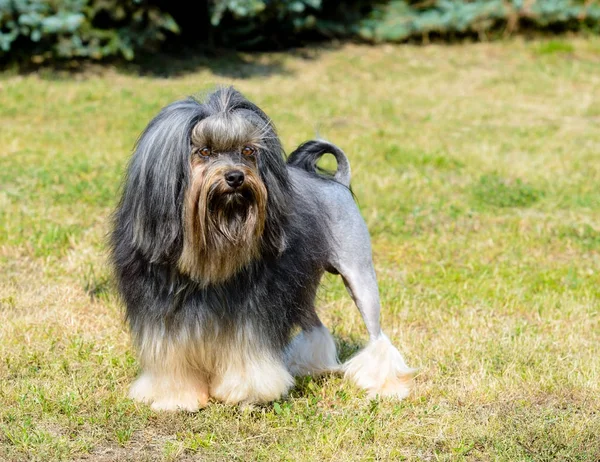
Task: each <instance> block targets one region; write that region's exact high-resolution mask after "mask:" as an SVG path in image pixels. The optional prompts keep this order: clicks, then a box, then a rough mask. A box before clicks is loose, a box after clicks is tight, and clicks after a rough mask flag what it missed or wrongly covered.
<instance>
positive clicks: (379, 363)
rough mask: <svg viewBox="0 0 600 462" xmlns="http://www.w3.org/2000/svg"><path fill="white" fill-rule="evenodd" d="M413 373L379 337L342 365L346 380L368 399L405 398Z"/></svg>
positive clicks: (386, 339)
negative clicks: (362, 391)
mask: <svg viewBox="0 0 600 462" xmlns="http://www.w3.org/2000/svg"><path fill="white" fill-rule="evenodd" d="M414 373H415V369H413V368H410V367H408V366H407V365H406V363H405V362H404V358H402V355H401V354H400V352H399V351H398V350H397V349H396V347H394V345H392V344H391V342H390V341H389V339H388V338H387V337H386V336H385V335H384V334H383V333H382V334H381V335H380V336H379V337H378V338H377V339H376V340H374V341H372V342H370V343H369V345H367V347H366V348H365V349H364V350H362V351H361V352H359V353H358V354H357V355H356V356H354V357H353V358H351V359H350V360H349V361H348V362H346V363H345V364H344V374H345V376H346V378H347V379H349V380H351V381H353V382H354V383H355V384H356V385H357V386H358V387H360V388H363V389H365V390H367V392H368V394H369V397H375V396H377V395H379V396H391V397H394V398H398V399H402V398H406V397H407V396H408V394H409V393H410V389H411V385H412V378H413V376H414Z"/></svg>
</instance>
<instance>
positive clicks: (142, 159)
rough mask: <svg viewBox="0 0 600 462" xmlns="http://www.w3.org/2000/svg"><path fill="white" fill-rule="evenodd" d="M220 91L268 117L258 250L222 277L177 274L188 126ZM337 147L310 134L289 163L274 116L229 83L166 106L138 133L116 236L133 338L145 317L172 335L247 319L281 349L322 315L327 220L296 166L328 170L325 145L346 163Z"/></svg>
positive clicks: (115, 257)
mask: <svg viewBox="0 0 600 462" xmlns="http://www.w3.org/2000/svg"><path fill="white" fill-rule="evenodd" d="M222 101H227V107H226V108H225V110H227V111H231V112H234V111H240V113H243V114H244V116H245V117H248V118H258V119H260V120H261V121H262V122H264V123H265V124H267V125H268V129H267V130H266V131H265V132H264V140H263V143H262V144H263V145H264V149H262V150H261V152H260V153H259V155H258V159H259V166H258V168H259V171H260V175H261V177H262V180H263V182H264V183H265V185H266V188H267V191H268V205H267V221H266V225H265V231H264V234H263V246H262V254H261V257H260V258H259V259H258V260H255V261H254V262H253V263H251V264H250V265H248V266H247V267H246V268H244V269H243V270H241V271H240V272H239V273H238V274H236V275H235V276H234V277H232V278H231V279H229V280H227V281H226V282H225V283H222V284H218V285H209V286H207V287H202V286H201V285H199V284H198V283H195V282H194V281H192V280H191V279H190V278H188V277H187V276H185V275H183V274H181V273H180V272H179V271H178V269H177V266H176V262H177V259H178V257H179V255H180V253H181V249H182V239H183V237H182V233H183V226H182V220H183V203H184V194H185V191H186V188H187V187H188V185H189V181H190V172H189V156H190V152H191V145H190V134H191V130H192V128H193V127H194V125H195V124H196V123H197V122H198V121H199V120H201V119H203V118H205V117H207V116H209V115H211V114H214V113H215V112H217V111H222V110H223V107H222ZM308 148H310V149H308ZM338 151H339V150H338V148H336V147H335V146H333V145H331V144H328V143H327V144H325V143H323V142H320V141H319V142H310V143H307V144H305V145H303V146H301V147H300V148H299V150H297V151H296V152H295V153H294V154H293V155H292V157H291V158H290V163H291V165H290V166H289V167H288V166H286V163H285V159H284V153H283V149H282V147H281V144H280V142H279V139H278V137H277V135H276V132H275V129H274V127H273V125H272V124H271V122H270V120H269V119H268V117H267V116H266V115H265V114H264V113H263V112H262V111H261V110H260V109H259V108H258V107H256V106H255V105H254V104H252V103H250V102H249V101H248V100H246V99H245V98H244V97H243V96H242V95H241V94H240V93H238V92H237V91H235V90H233V89H231V88H228V89H222V90H218V91H216V92H215V93H213V94H211V95H210V96H209V97H208V98H207V99H206V100H205V101H204V102H199V101H197V100H196V99H193V98H188V99H186V100H183V101H178V102H176V103H173V104H171V105H169V106H167V107H166V108H164V109H163V110H162V111H161V112H160V113H159V114H158V116H157V117H156V118H155V119H154V120H152V122H150V124H149V125H148V127H147V128H146V130H145V131H144V132H143V133H142V135H141V137H140V139H139V140H138V142H137V145H136V149H135V152H134V154H133V157H132V159H131V162H130V164H129V168H128V173H127V176H126V180H125V185H124V191H123V195H122V198H121V201H120V203H119V205H118V207H117V210H116V211H115V214H114V230H113V232H112V236H111V247H112V261H113V265H114V268H115V273H116V278H117V282H118V288H119V291H120V293H121V295H122V298H123V300H124V302H125V304H126V315H127V319H128V321H129V324H130V327H131V329H132V332H133V334H134V338H135V336H136V334H139V333H141V332H142V331H143V330H144V329H146V328H148V327H154V328H159V329H161V330H162V331H163V332H165V335H171V334H172V335H176V333H177V332H178V331H179V329H182V328H184V327H185V326H189V325H200V326H201V330H202V331H203V332H205V333H206V335H212V334H214V332H216V331H217V329H216V326H218V331H219V332H227V331H229V330H230V329H233V328H234V327H235V326H236V325H240V324H241V323H244V322H250V323H252V325H253V326H254V327H255V329H256V330H257V331H258V332H259V333H260V339H261V341H262V342H264V343H265V346H270V347H271V348H272V349H273V350H274V351H276V352H279V353H281V352H282V350H283V348H284V347H285V345H286V344H287V343H288V341H289V339H290V334H291V332H292V329H293V328H294V327H295V326H301V327H310V326H312V325H315V324H316V323H318V322H319V321H318V318H317V317H316V314H315V311H314V299H315V294H316V290H317V286H318V283H319V280H320V278H321V276H322V274H323V272H324V271H325V269H326V266H327V261H328V257H329V256H328V252H329V246H328V245H327V242H328V239H329V237H328V229H327V220H326V219H324V217H322V216H321V214H320V210H319V203H318V198H317V197H308V198H307V197H303V196H302V195H300V194H298V192H297V191H296V190H295V188H294V187H293V181H292V179H291V178H290V174H291V172H292V170H294V169H298V170H306V171H308V172H309V173H308V175H311V176H313V177H319V178H322V177H320V176H318V175H317V173H316V171H315V162H316V157H318V155H320V154H318V153H319V152H320V153H321V154H322V153H323V152H333V153H334V154H336V157H337V158H338V164H339V165H340V166H342V167H343V166H344V165H346V166H347V161H346V159H345V156H343V153H341V151H339V152H338ZM339 153H341V155H340V154H339ZM342 157H343V159H342ZM344 162H345V163H344ZM340 170H343V171H342V174H341V176H339V178H341V179H342V180H343V181H344V182H346V181H349V169H346V170H344V169H343V168H342V169H340ZM344 172H347V174H346V173H344ZM304 174H307V173H304ZM326 181H331V180H326ZM215 335H216V334H215ZM219 335H220V334H219Z"/></svg>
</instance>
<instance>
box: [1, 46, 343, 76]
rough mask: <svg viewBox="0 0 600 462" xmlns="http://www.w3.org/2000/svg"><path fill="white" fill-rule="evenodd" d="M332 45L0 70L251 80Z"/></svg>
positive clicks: (285, 71) (193, 51) (186, 52)
mask: <svg viewBox="0 0 600 462" xmlns="http://www.w3.org/2000/svg"><path fill="white" fill-rule="evenodd" d="M332 48H336V46H335V45H327V46H321V47H311V48H301V49H293V50H288V51H285V52H237V51H232V50H205V49H197V48H185V49H181V50H176V51H173V50H168V51H162V52H158V53H154V54H148V53H147V54H140V55H138V56H137V58H136V59H135V60H134V61H125V60H122V59H113V60H106V61H103V62H101V63H98V62H93V61H89V60H65V61H54V62H48V63H46V62H43V63H33V62H21V63H10V64H6V63H4V65H2V63H0V70H1V69H3V70H5V71H7V72H8V73H14V74H19V75H31V74H37V75H38V76H39V77H40V78H43V79H46V80H67V79H73V78H75V79H85V78H88V77H93V76H98V75H102V74H103V73H105V72H106V71H107V70H116V71H117V72H118V73H121V74H125V75H137V76H143V77H154V78H159V79H164V78H174V77H181V76H184V75H186V74H190V73H195V72H199V71H201V70H204V69H207V70H210V71H211V72H212V73H214V74H215V75H217V76H220V77H223V78H231V79H250V78H254V77H269V76H272V75H293V72H292V71H291V70H290V69H289V68H287V67H286V60H287V58H288V57H294V58H300V59H302V60H305V61H307V62H308V61H313V60H315V59H317V58H318V57H319V56H320V55H321V52H322V51H324V50H328V49H332Z"/></svg>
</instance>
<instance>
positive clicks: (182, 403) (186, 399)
mask: <svg viewBox="0 0 600 462" xmlns="http://www.w3.org/2000/svg"><path fill="white" fill-rule="evenodd" d="M129 397H130V398H131V399H134V400H136V401H140V402H143V403H146V404H151V408H152V409H154V410H155V411H178V410H181V411H188V412H195V411H197V410H198V409H200V408H202V407H205V406H206V405H207V404H208V385H207V384H206V383H205V382H204V381H203V380H202V379H201V378H197V377H193V378H192V377H189V378H188V380H184V379H182V378H180V377H179V378H176V377H170V376H162V377H161V376H155V375H152V374H150V373H148V372H144V373H143V374H142V375H141V376H140V377H139V378H138V379H137V380H136V381H135V382H134V383H133V384H132V385H131V389H130V390H129Z"/></svg>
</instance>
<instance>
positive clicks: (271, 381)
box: [210, 355, 294, 404]
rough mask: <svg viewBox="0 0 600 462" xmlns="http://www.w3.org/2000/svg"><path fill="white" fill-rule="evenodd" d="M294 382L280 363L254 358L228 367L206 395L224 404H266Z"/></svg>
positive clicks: (217, 377)
mask: <svg viewBox="0 0 600 462" xmlns="http://www.w3.org/2000/svg"><path fill="white" fill-rule="evenodd" d="M293 385H294V379H293V378H292V376H291V375H290V373H289V372H288V370H287V369H286V367H285V366H284V364H283V363H282V362H281V360H279V359H276V358H274V357H272V356H270V355H264V356H261V355H256V356H253V357H251V358H246V361H244V362H242V363H236V364H231V365H230V366H229V368H228V369H227V370H226V371H225V372H224V373H223V374H222V375H219V376H216V377H214V378H213V380H212V381H211V384H210V395H211V396H212V397H213V398H215V399H217V400H219V401H222V402H224V403H227V404H252V403H268V402H271V401H274V400H276V399H279V398H281V397H282V396H283V395H285V394H286V393H287V392H288V390H289V389H290V388H291V387H292V386H293Z"/></svg>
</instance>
